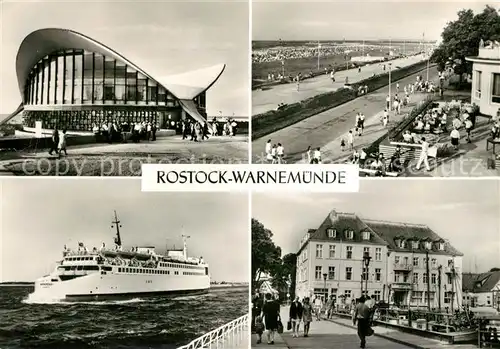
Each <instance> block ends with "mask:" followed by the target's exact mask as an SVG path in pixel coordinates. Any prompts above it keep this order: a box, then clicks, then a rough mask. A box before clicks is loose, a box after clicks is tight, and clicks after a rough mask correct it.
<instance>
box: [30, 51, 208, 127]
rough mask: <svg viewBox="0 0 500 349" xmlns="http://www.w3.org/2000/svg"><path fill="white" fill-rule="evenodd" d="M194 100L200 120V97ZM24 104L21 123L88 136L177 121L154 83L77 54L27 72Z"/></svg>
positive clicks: (178, 111) (113, 63)
mask: <svg viewBox="0 0 500 349" xmlns="http://www.w3.org/2000/svg"><path fill="white" fill-rule="evenodd" d="M194 101H195V103H196V104H197V106H198V109H199V111H200V113H201V114H202V115H205V116H206V112H205V104H206V95H205V93H202V94H201V95H200V96H198V97H196V98H195V99H194ZM24 104H25V105H26V106H27V107H26V108H25V110H24V112H23V116H24V124H25V125H26V126H28V127H35V121H42V127H43V128H44V129H52V128H54V127H55V126H57V127H58V128H60V129H63V128H65V129H67V130H76V131H92V129H93V126H94V125H96V126H100V125H102V124H108V123H109V122H116V123H117V124H119V125H123V126H125V125H124V124H128V125H130V124H132V123H136V122H143V121H145V122H148V121H151V122H156V123H157V124H158V125H159V126H160V128H171V127H173V126H174V125H175V121H178V120H180V119H181V116H182V108H181V106H180V104H179V101H178V100H177V98H176V97H175V96H174V95H173V94H171V93H170V92H169V91H167V90H166V89H165V88H164V87H163V86H161V85H159V84H158V83H157V82H156V81H154V80H152V79H149V78H148V77H147V76H145V75H144V74H142V73H141V72H138V71H137V70H136V69H134V68H133V67H131V66H128V65H127V64H126V63H123V62H121V61H118V60H115V59H114V58H112V57H107V56H104V55H102V54H100V53H96V52H89V51H85V50H77V49H74V50H65V51H58V52H54V53H51V54H50V55H48V56H46V57H44V58H43V59H41V60H40V61H39V62H38V63H37V64H36V65H35V66H34V67H33V69H32V70H31V72H30V74H29V75H28V81H26V84H25V89H24ZM29 106H33V107H32V108H29ZM35 106H36V107H35ZM51 106H57V107H54V108H52V107H51ZM56 109H57V110H56Z"/></svg>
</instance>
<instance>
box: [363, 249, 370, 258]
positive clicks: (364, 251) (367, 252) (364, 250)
mask: <svg viewBox="0 0 500 349" xmlns="http://www.w3.org/2000/svg"><path fill="white" fill-rule="evenodd" d="M365 254H368V255H370V248H369V247H363V256H364V255H365Z"/></svg>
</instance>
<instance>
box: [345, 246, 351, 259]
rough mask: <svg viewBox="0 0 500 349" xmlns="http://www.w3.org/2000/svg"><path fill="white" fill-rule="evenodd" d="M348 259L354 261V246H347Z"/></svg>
mask: <svg viewBox="0 0 500 349" xmlns="http://www.w3.org/2000/svg"><path fill="white" fill-rule="evenodd" d="M345 250H346V257H345V258H346V259H352V246H346V248H345Z"/></svg>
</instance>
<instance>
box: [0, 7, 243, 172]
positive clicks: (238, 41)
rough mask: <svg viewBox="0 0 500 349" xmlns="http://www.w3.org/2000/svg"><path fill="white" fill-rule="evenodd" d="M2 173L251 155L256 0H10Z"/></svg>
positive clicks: (0, 111)
mask: <svg viewBox="0 0 500 349" xmlns="http://www.w3.org/2000/svg"><path fill="white" fill-rule="evenodd" d="M0 17H1V22H2V40H1V43H0V45H1V46H0V52H1V56H0V62H1V65H0V91H1V95H0V100H1V103H0V173H2V174H6V175H20V176H32V175H45V176H140V175H141V164H142V163H169V164H175V163H211V164H220V163H248V151H249V150H248V129H249V123H248V112H249V103H250V101H249V94H248V90H249V79H248V75H249V52H248V51H249V50H248V46H249V3H248V1H237V2H232V1H227V0H222V1H216V2H214V1H209V0H199V1H195V2H193V1H188V2H181V1H173V0H172V1H170V0H167V1H149V2H143V1H121V0H110V1H92V2H84V1H75V0H66V1H56V2H54V1H43V0H42V1H3V2H2V4H1V6H0Z"/></svg>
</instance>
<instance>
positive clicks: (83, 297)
mask: <svg viewBox="0 0 500 349" xmlns="http://www.w3.org/2000/svg"><path fill="white" fill-rule="evenodd" d="M208 291H209V289H199V290H183V291H155V292H131V293H113V294H105V293H103V294H93V295H89V294H73V295H67V296H66V298H64V300H65V301H68V302H82V301H107V300H126V299H133V298H145V297H165V296H166V297H175V296H186V295H192V296H194V295H201V294H206V293H208Z"/></svg>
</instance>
